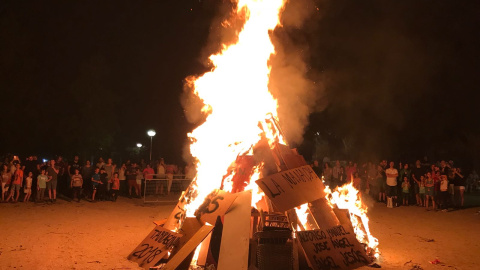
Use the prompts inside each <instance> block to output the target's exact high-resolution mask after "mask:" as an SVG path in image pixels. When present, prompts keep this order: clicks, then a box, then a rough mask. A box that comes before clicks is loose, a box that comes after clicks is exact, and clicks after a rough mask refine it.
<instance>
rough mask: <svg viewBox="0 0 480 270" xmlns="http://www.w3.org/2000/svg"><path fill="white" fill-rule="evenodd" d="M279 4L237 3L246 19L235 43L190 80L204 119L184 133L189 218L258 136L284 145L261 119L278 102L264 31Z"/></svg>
mask: <svg viewBox="0 0 480 270" xmlns="http://www.w3.org/2000/svg"><path fill="white" fill-rule="evenodd" d="M284 4H285V0H265V1H259V0H239V1H238V4H237V10H236V15H237V16H240V14H244V16H245V20H246V21H245V24H244V26H243V29H242V30H241V32H240V33H239V35H238V41H237V43H235V44H233V45H230V46H228V47H227V46H225V45H224V48H223V50H222V51H221V52H220V53H218V54H214V55H211V56H210V61H211V62H212V65H213V67H214V68H213V70H212V71H211V72H207V73H205V74H203V75H202V76H200V77H198V78H193V79H190V80H189V81H190V83H191V84H192V85H193V87H194V93H195V94H196V95H197V96H198V97H199V98H201V99H202V101H203V103H204V107H203V109H202V112H204V113H205V114H207V117H206V121H205V123H203V124H202V125H201V126H199V127H198V128H196V129H195V130H194V131H193V132H192V133H189V134H188V136H189V138H190V140H191V145H190V152H191V154H192V156H193V157H195V158H196V161H197V162H196V167H197V175H196V178H195V180H194V185H195V188H196V196H194V197H193V198H191V199H192V201H191V203H190V204H189V205H188V206H187V207H186V208H187V215H188V216H192V215H193V213H194V212H195V209H197V208H198V206H199V205H200V204H201V203H202V201H203V199H204V198H205V196H206V195H208V194H209V193H210V192H211V191H212V190H213V189H215V188H220V186H221V183H222V179H223V176H224V175H226V174H227V170H228V168H229V167H230V165H231V164H232V163H233V162H234V161H235V160H236V158H237V156H239V155H242V154H245V153H247V152H248V151H250V149H251V148H252V146H253V145H255V144H256V143H257V142H258V141H259V140H260V139H261V138H262V135H263V136H265V137H267V138H268V139H270V140H275V139H276V140H279V141H283V138H280V137H279V135H278V134H279V133H278V131H277V130H272V128H271V126H270V125H268V121H267V120H266V119H269V118H272V117H273V118H276V117H277V101H276V100H275V99H274V98H273V96H272V95H271V93H270V92H269V90H268V80H269V75H270V66H269V65H268V60H269V58H270V56H271V55H272V54H274V53H275V49H274V47H273V44H272V42H271V40H270V36H269V31H272V30H273V29H274V28H275V27H276V26H277V25H278V24H279V15H280V12H281V11H282V8H283V5H284ZM275 134H276V135H275ZM227 180H228V179H227ZM227 182H228V181H227ZM250 188H253V186H250ZM226 189H227V190H228V187H227V188H226ZM254 193H257V192H254Z"/></svg>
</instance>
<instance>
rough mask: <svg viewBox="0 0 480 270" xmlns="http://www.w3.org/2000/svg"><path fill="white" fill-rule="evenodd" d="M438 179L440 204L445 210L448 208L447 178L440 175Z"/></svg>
mask: <svg viewBox="0 0 480 270" xmlns="http://www.w3.org/2000/svg"><path fill="white" fill-rule="evenodd" d="M440 179H441V180H440V206H441V208H442V209H443V210H445V211H446V210H447V208H448V179H447V176H446V175H441V176H440ZM443 210H442V211H443Z"/></svg>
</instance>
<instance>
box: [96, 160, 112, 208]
mask: <svg viewBox="0 0 480 270" xmlns="http://www.w3.org/2000/svg"><path fill="white" fill-rule="evenodd" d="M108 180H109V179H108V174H107V173H106V172H105V168H104V167H102V168H100V182H101V183H99V184H98V187H97V190H98V191H97V193H98V196H97V197H98V198H99V199H100V200H101V201H103V200H105V199H106V198H107V184H108Z"/></svg>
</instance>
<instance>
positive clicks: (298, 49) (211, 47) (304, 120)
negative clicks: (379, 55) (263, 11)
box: [181, 0, 326, 160]
mask: <svg viewBox="0 0 480 270" xmlns="http://www.w3.org/2000/svg"><path fill="white" fill-rule="evenodd" d="M233 2H234V1H233ZM217 4H218V3H217ZM234 8H235V5H234V4H232V2H229V1H223V2H221V3H220V5H218V6H217V9H218V15H217V16H216V17H215V18H213V20H212V26H211V27H210V33H209V37H208V39H207V43H206V46H204V49H203V50H202V52H201V54H200V57H199V62H201V63H202V64H203V65H204V66H205V68H206V70H205V71H207V70H209V69H210V68H211V66H210V63H209V61H208V56H209V55H211V54H213V53H216V52H218V51H219V50H220V49H221V46H222V44H226V45H228V44H231V43H234V42H235V41H236V39H237V35H238V32H239V31H240V30H241V27H242V26H243V23H244V21H243V18H241V16H239V17H237V16H231V13H232V12H233V11H234ZM313 15H316V16H313ZM318 17H319V9H318V8H317V7H316V6H315V3H314V1H313V0H296V1H289V2H287V4H286V6H285V9H284V11H283V13H282V17H281V23H282V26H281V27H277V29H275V31H274V32H273V33H272V34H271V39H272V42H273V44H274V46H275V50H276V54H275V55H273V56H272V57H271V59H270V63H269V64H270V66H271V74H270V82H269V89H270V91H271V93H272V95H273V96H274V98H276V99H277V101H278V116H279V122H280V127H281V129H282V130H283V132H284V135H285V137H286V139H287V141H288V142H289V144H293V145H298V144H300V143H301V142H302V140H303V133H304V130H305V127H306V126H307V125H308V117H309V115H310V113H312V112H313V111H321V110H323V109H324V108H325V107H326V99H325V96H324V87H323V83H322V76H321V73H320V72H317V71H315V70H313V69H311V68H310V67H309V66H308V65H307V64H306V63H307V62H308V59H309V57H310V50H309V41H308V40H307V39H308V38H307V36H308V34H309V33H306V32H304V31H300V30H301V28H302V27H303V26H304V23H305V22H307V21H310V24H311V20H318ZM313 30H314V29H312V28H311V27H310V31H313ZM194 79H195V76H191V77H189V78H187V79H186V81H185V84H184V91H183V95H182V97H181V103H182V106H183V108H184V112H185V115H186V118H187V120H188V121H189V122H190V123H193V124H195V125H197V124H200V123H202V122H203V121H204V120H205V115H204V114H203V113H201V111H200V109H201V108H202V106H203V103H202V101H201V100H200V98H198V97H197V96H196V95H195V94H194V93H193V88H192V83H191V82H192V81H193V80H194ZM184 152H187V151H184ZM184 158H185V159H186V160H189V159H190V158H189V157H188V154H184Z"/></svg>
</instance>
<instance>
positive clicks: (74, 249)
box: [0, 197, 480, 269]
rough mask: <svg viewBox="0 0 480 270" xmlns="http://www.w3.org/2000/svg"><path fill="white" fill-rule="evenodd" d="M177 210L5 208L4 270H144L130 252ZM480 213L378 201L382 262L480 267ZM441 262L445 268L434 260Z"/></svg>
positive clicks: (386, 265)
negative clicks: (130, 257)
mask: <svg viewBox="0 0 480 270" xmlns="http://www.w3.org/2000/svg"><path fill="white" fill-rule="evenodd" d="M477 198H478V197H477ZM477 198H476V199H477ZM173 206H174V205H173V204H171V203H170V204H164V205H162V204H158V203H156V204H144V203H143V201H142V200H141V199H128V198H124V197H120V198H119V199H118V201H117V202H115V203H114V202H97V203H90V202H86V201H82V202H80V203H76V202H67V201H62V200H58V201H57V202H56V203H55V204H49V205H35V204H34V203H27V204H24V203H16V204H11V203H8V204H0V269H141V268H139V267H138V266H137V265H136V264H135V263H132V262H130V261H128V260H127V259H126V257H127V255H128V254H129V253H130V252H131V251H132V249H133V248H135V247H136V246H137V245H138V244H139V243H140V241H141V240H142V239H143V238H144V237H145V236H146V234H147V233H148V232H150V231H151V230H152V229H153V227H154V225H153V223H152V222H153V221H154V220H159V219H162V218H165V217H167V216H168V214H169V213H170V211H171V209H172V208H173ZM479 211H480V207H476V208H475V207H471V208H467V209H464V210H457V211H451V212H447V213H444V212H433V211H428V212H427V211H425V210H424V209H423V208H420V207H415V206H409V207H399V208H395V209H387V208H386V207H385V205H384V204H380V203H374V204H373V207H372V208H371V210H370V217H371V227H372V231H373V232H374V235H375V236H376V237H377V238H378V239H379V241H380V250H381V253H382V255H381V259H380V262H379V263H380V265H381V266H382V268H383V269H479V268H478V267H479V265H480V257H479V256H478V253H479V252H480V246H479V245H480V230H479V229H480V226H479V224H480V215H478V212H479ZM435 259H438V260H439V261H440V262H442V264H441V265H432V264H430V263H429V261H432V260H435ZM416 266H419V267H421V268H415V267H416ZM362 269H371V268H368V267H362Z"/></svg>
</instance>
